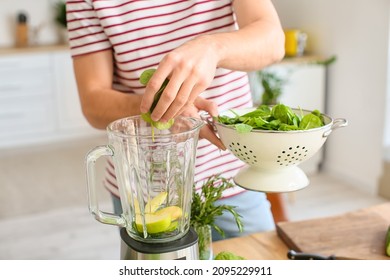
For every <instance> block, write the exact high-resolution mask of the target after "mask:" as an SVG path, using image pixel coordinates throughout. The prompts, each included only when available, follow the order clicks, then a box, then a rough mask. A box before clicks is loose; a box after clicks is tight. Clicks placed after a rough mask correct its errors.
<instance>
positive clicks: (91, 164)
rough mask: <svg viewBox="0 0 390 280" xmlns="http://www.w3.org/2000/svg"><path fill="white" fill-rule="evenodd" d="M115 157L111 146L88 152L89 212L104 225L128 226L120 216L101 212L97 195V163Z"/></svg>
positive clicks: (98, 147) (99, 147) (96, 148)
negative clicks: (102, 158)
mask: <svg viewBox="0 0 390 280" xmlns="http://www.w3.org/2000/svg"><path fill="white" fill-rule="evenodd" d="M113 155H114V151H113V150H112V149H111V147H109V146H106V145H105V146H97V147H95V148H94V149H92V150H91V151H89V152H88V154H87V157H86V164H87V188H88V203H89V211H90V212H91V214H92V215H94V216H95V219H96V220H98V221H99V222H101V223H103V224H110V225H117V226H120V227H124V226H126V222H125V219H124V218H123V217H121V216H119V215H116V214H111V213H107V212H103V211H100V209H99V203H98V197H97V193H96V173H95V170H96V161H97V160H98V159H99V158H100V157H102V156H110V157H112V156H113Z"/></svg>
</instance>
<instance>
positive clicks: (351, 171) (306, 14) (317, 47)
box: [273, 0, 390, 193]
mask: <svg viewBox="0 0 390 280" xmlns="http://www.w3.org/2000/svg"><path fill="white" fill-rule="evenodd" d="M273 2H274V4H275V6H276V8H277V10H278V12H279V15H280V17H281V21H282V24H283V26H284V27H285V28H300V29H302V30H304V31H306V32H307V33H308V51H311V52H314V53H318V54H323V55H329V56H330V55H336V56H337V61H336V63H334V64H333V65H331V66H330V67H329V80H328V107H327V108H328V109H327V113H328V114H329V115H331V116H332V117H343V118H347V119H348V121H349V126H348V127H347V128H345V129H342V130H339V131H337V130H336V131H334V133H332V134H331V136H330V137H329V139H328V140H327V144H326V160H325V164H324V169H325V170H328V171H331V172H333V173H334V174H335V175H337V176H339V177H341V178H344V179H345V180H348V181H350V182H352V183H354V185H355V186H356V187H359V188H364V189H365V190H368V191H369V192H371V193H377V187H378V186H377V185H378V177H379V176H380V175H381V172H382V159H383V143H384V141H388V143H389V142H390V140H389V136H387V137H385V135H384V128H385V126H386V123H385V111H386V102H389V100H390V98H389V97H388V95H389V94H388V89H387V81H388V74H387V68H388V64H389V63H388V48H389V44H388V42H389V11H390V9H389V8H390V7H389V1H388V0H376V1H370V0H343V1H339V0H316V1H312V0H294V1H286V0H274V1H273ZM389 115H390V114H389ZM388 126H389V124H387V127H388ZM387 131H388V132H390V129H387ZM386 139H387V140H386Z"/></svg>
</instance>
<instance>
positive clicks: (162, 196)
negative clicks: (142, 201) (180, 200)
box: [145, 192, 168, 213]
mask: <svg viewBox="0 0 390 280" xmlns="http://www.w3.org/2000/svg"><path fill="white" fill-rule="evenodd" d="M167 196H168V193H167V192H161V193H159V194H158V195H156V196H155V197H154V198H152V199H151V200H150V201H148V203H146V205H145V213H154V212H156V210H157V209H158V208H160V207H161V205H162V204H163V203H164V202H165V200H166V199H167Z"/></svg>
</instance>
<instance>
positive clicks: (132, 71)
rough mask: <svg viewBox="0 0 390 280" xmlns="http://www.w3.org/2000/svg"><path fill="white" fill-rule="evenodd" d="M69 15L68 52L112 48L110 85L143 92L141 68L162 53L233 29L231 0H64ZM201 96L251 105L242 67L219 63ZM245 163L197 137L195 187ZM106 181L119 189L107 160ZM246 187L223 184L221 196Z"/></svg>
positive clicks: (221, 103) (222, 103)
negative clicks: (219, 65)
mask: <svg viewBox="0 0 390 280" xmlns="http://www.w3.org/2000/svg"><path fill="white" fill-rule="evenodd" d="M67 18H68V30H69V41H70V47H71V52H72V56H78V55H84V54H88V53H93V52H98V51H103V50H108V49H111V50H112V51H113V55H114V60H115V65H114V69H115V70H114V85H113V87H114V88H115V89H117V90H119V91H122V92H125V93H129V94H143V93H144V86H143V85H141V84H140V83H139V81H138V79H139V76H140V74H141V73H142V71H144V70H145V69H148V68H156V67H157V66H158V64H159V62H160V60H161V59H162V58H163V56H164V55H165V54H167V53H168V52H170V51H171V50H173V49H175V48H177V47H178V46H180V45H181V44H183V43H184V42H186V41H187V40H190V39H192V38H194V37H195V36H198V35H200V34H206V33H215V32H228V31H233V30H236V29H237V24H236V21H235V16H234V13H233V10H232V0H218V1H209V0H207V1H206V0H203V1H202V0H198V1H187V0H147V1H146V0H144V1H139V0H111V1H110V0H106V1H104V0H101V1H99V0H68V1H67ZM201 96H202V97H204V98H206V99H209V100H213V101H214V102H215V103H216V104H217V105H218V108H219V110H220V111H224V110H227V109H233V108H240V107H250V106H252V97H251V92H250V88H249V83H248V77H247V74H246V73H245V72H238V71H231V70H227V69H222V68H218V69H217V70H216V75H215V77H214V80H213V82H212V83H211V85H210V87H209V88H208V89H207V90H205V91H204V92H203V93H202V94H201ZM243 166H244V163H243V162H242V161H240V160H238V159H237V158H236V157H235V156H233V155H232V154H231V153H230V152H228V151H220V150H219V149H218V148H217V147H216V146H214V145H212V144H211V143H210V142H208V141H207V140H205V139H201V140H199V143H198V150H197V155H196V161H195V178H194V181H195V183H196V186H197V187H200V186H201V184H202V182H204V180H207V179H208V178H209V177H210V176H212V175H215V174H222V175H223V176H224V177H225V178H232V177H233V176H234V175H235V174H236V173H237V171H238V170H239V169H241V168H242V167H243ZM106 187H107V188H108V189H109V190H110V191H111V192H112V193H113V194H116V195H118V188H117V185H116V180H115V172H114V169H113V166H112V165H108V168H107V175H106ZM242 191H244V190H243V189H242V188H240V187H235V188H231V189H229V190H227V191H226V192H225V193H224V197H227V196H232V195H235V194H238V193H240V192H242Z"/></svg>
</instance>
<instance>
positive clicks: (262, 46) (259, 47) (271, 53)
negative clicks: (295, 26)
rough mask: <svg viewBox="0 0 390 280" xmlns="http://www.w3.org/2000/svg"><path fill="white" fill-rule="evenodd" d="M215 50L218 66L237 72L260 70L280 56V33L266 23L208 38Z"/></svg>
mask: <svg viewBox="0 0 390 280" xmlns="http://www.w3.org/2000/svg"><path fill="white" fill-rule="evenodd" d="M210 36H212V37H213V38H212V39H213V41H214V44H215V47H216V49H217V50H218V56H219V60H218V67H221V68H227V69H232V70H238V71H254V70H259V69H262V68H264V67H266V66H268V65H270V64H272V63H275V62H278V61H280V60H281V59H282V58H283V57H284V34H283V33H282V32H281V29H279V28H277V27H275V26H274V25H273V24H270V23H268V22H266V21H261V22H254V23H252V24H250V25H247V26H245V28H243V29H240V30H238V31H236V32H231V33H220V34H213V35H210Z"/></svg>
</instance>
